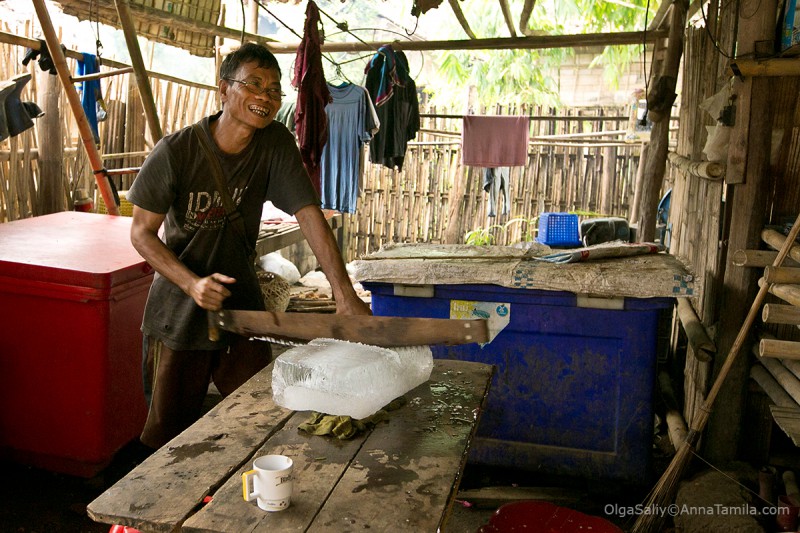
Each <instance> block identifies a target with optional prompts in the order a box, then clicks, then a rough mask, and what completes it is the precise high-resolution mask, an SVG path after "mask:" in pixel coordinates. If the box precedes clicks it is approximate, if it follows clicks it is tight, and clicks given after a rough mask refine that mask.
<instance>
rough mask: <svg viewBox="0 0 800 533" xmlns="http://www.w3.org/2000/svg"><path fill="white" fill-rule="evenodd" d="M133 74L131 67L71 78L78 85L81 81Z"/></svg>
mask: <svg viewBox="0 0 800 533" xmlns="http://www.w3.org/2000/svg"><path fill="white" fill-rule="evenodd" d="M130 72H133V67H127V68H121V69H118V70H109V71H106V72H95V73H94V74H87V75H86V76H72V82H73V83H80V82H82V81H93V80H101V79H103V78H109V77H111V76H118V75H120V74H128V73H130Z"/></svg>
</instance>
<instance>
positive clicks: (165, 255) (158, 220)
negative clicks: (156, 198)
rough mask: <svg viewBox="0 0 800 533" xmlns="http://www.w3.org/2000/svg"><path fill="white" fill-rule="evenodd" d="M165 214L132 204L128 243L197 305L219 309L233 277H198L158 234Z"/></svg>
mask: <svg viewBox="0 0 800 533" xmlns="http://www.w3.org/2000/svg"><path fill="white" fill-rule="evenodd" d="M164 218H165V215H161V214H158V213H153V212H152V211H147V210H146V209H142V208H141V207H138V206H134V207H133V224H132V225H131V244H133V247H134V248H136V251H137V252H139V255H141V256H142V257H143V258H144V259H145V261H147V262H148V263H149V264H150V266H152V267H153V268H154V269H155V270H156V272H158V273H159V274H161V275H162V276H164V277H165V278H167V279H168V280H170V281H171V282H172V283H174V284H175V285H177V286H178V287H180V288H181V290H182V291H183V292H185V293H186V294H188V295H189V296H191V297H192V299H194V301H195V302H196V303H197V305H199V306H200V307H202V308H203V309H209V310H211V311H217V310H219V309H221V308H222V302H223V300H225V298H227V297H228V296H230V295H231V293H230V291H229V290H228V289H227V288H225V284H227V283H235V282H236V280H235V279H234V278H231V277H229V276H225V275H223V274H219V273H215V274H211V275H210V276H206V277H204V278H201V277H200V276H198V275H197V274H195V273H194V272H192V271H191V270H189V269H188V268H187V267H186V265H184V264H183V263H182V262H181V261H180V260H179V259H178V257H177V256H176V255H175V254H174V253H173V252H172V250H170V249H169V248H167V246H166V245H165V244H164V242H163V241H162V240H161V239H159V237H158V230H159V228H160V227H161V224H162V222H164Z"/></svg>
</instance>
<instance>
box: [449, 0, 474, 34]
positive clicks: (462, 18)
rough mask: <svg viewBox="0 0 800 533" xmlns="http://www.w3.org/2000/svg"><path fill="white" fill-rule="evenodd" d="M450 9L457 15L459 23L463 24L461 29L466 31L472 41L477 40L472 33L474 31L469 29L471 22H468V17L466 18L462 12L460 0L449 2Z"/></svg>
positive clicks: (450, 0)
mask: <svg viewBox="0 0 800 533" xmlns="http://www.w3.org/2000/svg"><path fill="white" fill-rule="evenodd" d="M449 2H450V7H451V8H452V9H453V13H455V15H456V18H457V19H458V23H459V24H461V28H462V29H463V30H464V33H466V34H467V35H468V36H469V38H470V39H477V37H476V36H475V34H474V33H473V32H472V29H471V28H470V27H469V22H467V17H465V16H464V12H463V11H461V6H460V5H458V0H449Z"/></svg>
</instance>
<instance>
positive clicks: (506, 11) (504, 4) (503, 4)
mask: <svg viewBox="0 0 800 533" xmlns="http://www.w3.org/2000/svg"><path fill="white" fill-rule="evenodd" d="M500 9H501V10H502V11H503V18H504V19H506V26H508V32H509V33H510V34H511V36H512V37H516V36H517V32H516V31H514V20H513V19H512V18H511V8H509V7H508V0H500Z"/></svg>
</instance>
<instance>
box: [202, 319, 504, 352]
mask: <svg viewBox="0 0 800 533" xmlns="http://www.w3.org/2000/svg"><path fill="white" fill-rule="evenodd" d="M215 328H218V329H223V330H226V331H232V332H234V333H238V334H239V335H243V336H249V337H259V336H267V337H273V338H277V339H285V340H287V341H310V340H313V339H318V338H328V339H338V340H345V341H351V342H360V343H363V344H370V345H373V346H383V347H387V348H388V347H392V346H418V345H422V344H469V343H472V342H477V343H485V342H489V340H490V338H489V328H488V324H487V321H486V320H482V319H476V320H450V319H446V318H410V317H391V316H368V315H337V314H319V313H279V312H272V311H231V310H224V311H218V312H210V313H209V336H210V337H211V336H212V335H213V334H214V329H215ZM212 340H213V339H212Z"/></svg>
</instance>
